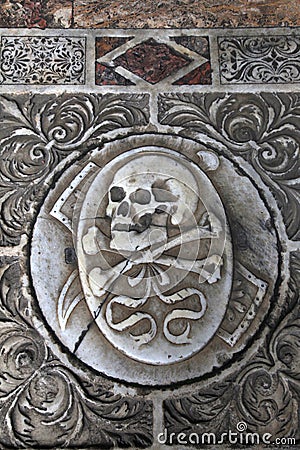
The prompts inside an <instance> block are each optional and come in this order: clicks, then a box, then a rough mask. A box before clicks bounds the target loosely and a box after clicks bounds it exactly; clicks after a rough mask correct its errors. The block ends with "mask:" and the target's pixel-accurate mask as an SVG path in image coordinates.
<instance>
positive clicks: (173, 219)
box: [106, 155, 198, 252]
mask: <svg viewBox="0 0 300 450" xmlns="http://www.w3.org/2000/svg"><path fill="white" fill-rule="evenodd" d="M164 163H165V164H164ZM172 169H173V170H172ZM169 171H170V172H171V173H170V172H169ZM179 180H180V181H179ZM196 186H197V184H196V182H195V180H194V177H193V175H192V174H191V172H190V171H189V170H188V169H187V168H186V167H185V166H184V165H181V166H176V167H173V168H172V167H170V160H169V159H168V158H166V157H164V156H159V157H158V156H154V155H143V156H141V157H139V158H138V159H134V160H131V161H129V162H128V163H127V164H126V165H124V166H123V167H122V168H120V169H119V170H118V171H117V173H116V174H115V176H114V178H113V181H112V183H111V185H110V187H109V192H108V196H109V201H108V206H107V209H106V214H107V216H109V217H110V218H111V237H112V239H111V242H110V247H111V248H112V249H115V250H119V251H122V250H123V251H129V252H133V251H135V250H140V249H143V248H146V247H148V246H151V245H153V244H156V243H163V242H166V241H167V224H168V223H171V224H172V225H174V226H175V225H180V224H181V223H182V222H183V221H186V220H187V219H188V217H189V216H190V215H191V214H193V213H194V212H195V209H196V207H197V203H198V196H197V193H195V192H194V190H193V189H195V187H196Z"/></svg>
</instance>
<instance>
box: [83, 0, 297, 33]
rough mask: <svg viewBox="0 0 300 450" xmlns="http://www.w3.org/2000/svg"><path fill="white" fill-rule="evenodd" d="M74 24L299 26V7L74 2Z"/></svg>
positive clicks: (231, 1)
mask: <svg viewBox="0 0 300 450" xmlns="http://www.w3.org/2000/svg"><path fill="white" fill-rule="evenodd" d="M74 25H75V27H97V28H165V27H166V28H193V27H199V28H200V27H244V26H248V27H250V26H254V27H255V26H256V27H257V26H299V25H300V6H299V2H298V1H297V0H292V1H289V2H286V1H285V0H275V1H255V0H252V1H247V0H239V1H235V0H227V1H217V2H216V1H215V0H207V1H205V2H197V1H190V0H180V1H177V0H171V1H165V2H164V1H162V2H158V3H157V2H153V1H150V0H147V1H143V2H142V1H136V0H130V1H128V2H126V3H120V2H118V1H115V0H109V1H106V2H99V1H95V0H75V2H74Z"/></svg>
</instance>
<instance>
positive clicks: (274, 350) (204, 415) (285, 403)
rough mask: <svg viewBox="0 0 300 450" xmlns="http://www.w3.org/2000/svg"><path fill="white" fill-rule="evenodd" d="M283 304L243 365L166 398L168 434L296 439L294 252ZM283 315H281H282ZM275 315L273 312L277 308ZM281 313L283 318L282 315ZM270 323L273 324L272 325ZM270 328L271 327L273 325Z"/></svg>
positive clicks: (299, 323) (298, 329)
mask: <svg viewBox="0 0 300 450" xmlns="http://www.w3.org/2000/svg"><path fill="white" fill-rule="evenodd" d="M290 271H291V278H290V283H289V291H288V292H287V294H286V298H287V301H288V306H287V307H286V308H285V309H284V310H283V311H281V321H280V322H279V324H278V320H277V321H276V322H275V321H272V324H271V326H272V328H273V331H272V332H271V337H270V338H269V339H267V340H266V341H265V342H264V341H263V342H262V343H261V347H259V349H258V351H257V353H256V355H254V356H253V357H252V358H251V359H250V360H248V362H247V364H246V366H245V368H241V369H236V371H235V372H233V373H232V374H231V375H230V376H228V377H227V378H226V379H225V380H224V379H223V380H222V381H220V382H215V383H212V384H211V385H208V387H206V388H202V389H201V390H199V391H198V392H195V393H194V394H193V395H188V396H185V397H181V398H177V399H175V400H174V399H170V400H166V401H165V403H164V407H165V425H166V427H167V430H168V436H170V433H172V432H173V433H174V432H175V433H176V434H178V433H180V432H185V433H186V434H187V435H189V434H191V433H198V434H202V433H205V432H209V431H210V430H211V431H213V432H216V430H217V434H218V433H222V432H225V433H226V432H228V430H229V429H231V430H233V431H237V424H238V423H239V422H241V421H242V422H243V423H244V424H245V426H246V429H247V432H249V433H257V434H258V435H260V436H262V435H263V434H264V433H270V434H271V435H272V439H273V440H274V439H275V437H276V438H287V437H295V439H297V438H299V431H298V421H299V417H298V415H299V348H300V341H299V335H300V311H299V298H300V297H299V276H300V270H299V253H297V252H294V253H292V254H291V259H290ZM283 313H284V314H285V316H283ZM277 314H278V311H277ZM282 316H283V317H282ZM275 323H276V324H277V327H276V328H275ZM274 328H275V329H274Z"/></svg>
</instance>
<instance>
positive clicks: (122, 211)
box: [117, 202, 129, 217]
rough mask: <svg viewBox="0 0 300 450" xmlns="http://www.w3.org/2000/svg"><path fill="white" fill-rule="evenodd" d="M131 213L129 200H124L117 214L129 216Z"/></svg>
mask: <svg viewBox="0 0 300 450" xmlns="http://www.w3.org/2000/svg"><path fill="white" fill-rule="evenodd" d="M128 213H129V204H128V203H127V202H122V203H121V205H120V206H119V207H118V210H117V215H118V216H123V217H125V216H127V215H128Z"/></svg>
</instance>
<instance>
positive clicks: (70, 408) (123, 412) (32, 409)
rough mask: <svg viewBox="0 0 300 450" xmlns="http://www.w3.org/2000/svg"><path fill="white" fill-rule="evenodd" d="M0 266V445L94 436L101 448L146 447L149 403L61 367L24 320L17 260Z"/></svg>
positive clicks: (67, 441) (83, 439)
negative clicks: (111, 389) (114, 390)
mask: <svg viewBox="0 0 300 450" xmlns="http://www.w3.org/2000/svg"><path fill="white" fill-rule="evenodd" d="M1 266H2V267H1V268H2V269H3V270H2V275H1V280H0V288H1V289H0V293H1V314H2V315H3V319H2V318H0V347H1V352H0V407H1V413H2V418H3V422H2V425H1V427H2V430H1V431H2V434H1V443H7V445H10V446H12V445H13V446H15V447H17V448H23V447H28V446H36V445H39V446H40V445H45V446H48V447H49V446H50V447H54V446H57V445H62V446H69V445H77V446H80V445H86V443H88V442H89V441H90V440H93V442H95V444H97V445H99V446H103V447H111V446H119V447H135V446H138V447H141V448H142V447H147V446H149V445H150V444H151V442H152V435H151V428H152V415H151V409H152V405H151V402H150V401H147V400H144V399H141V398H131V397H128V396H123V395H121V394H114V393H113V392H112V391H110V390H108V389H107V388H106V387H105V386H103V387H102V386H101V384H100V385H99V384H95V383H92V384H91V383H90V384H89V386H88V387H87V384H86V382H85V381H84V378H83V379H82V380H81V378H79V377H78V376H77V375H75V374H74V373H73V372H72V371H71V370H69V369H67V368H66V367H64V366H63V365H62V364H61V363H60V362H59V361H58V360H57V359H56V358H55V356H54V355H53V354H52V352H51V350H50V349H48V348H47V347H46V345H45V343H44V341H43V339H42V338H41V337H40V335H39V334H38V332H37V331H36V330H35V329H34V328H33V327H32V326H31V324H30V322H29V321H27V320H26V319H27V315H26V313H24V304H23V301H25V299H23V298H22V295H21V290H20V286H21V281H20V270H19V269H20V268H19V264H18V261H17V260H16V258H2V259H1ZM25 309H26V308H25ZM137 423H138V424H139V430H138V431H136V426H137ZM91 430H92V431H91Z"/></svg>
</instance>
